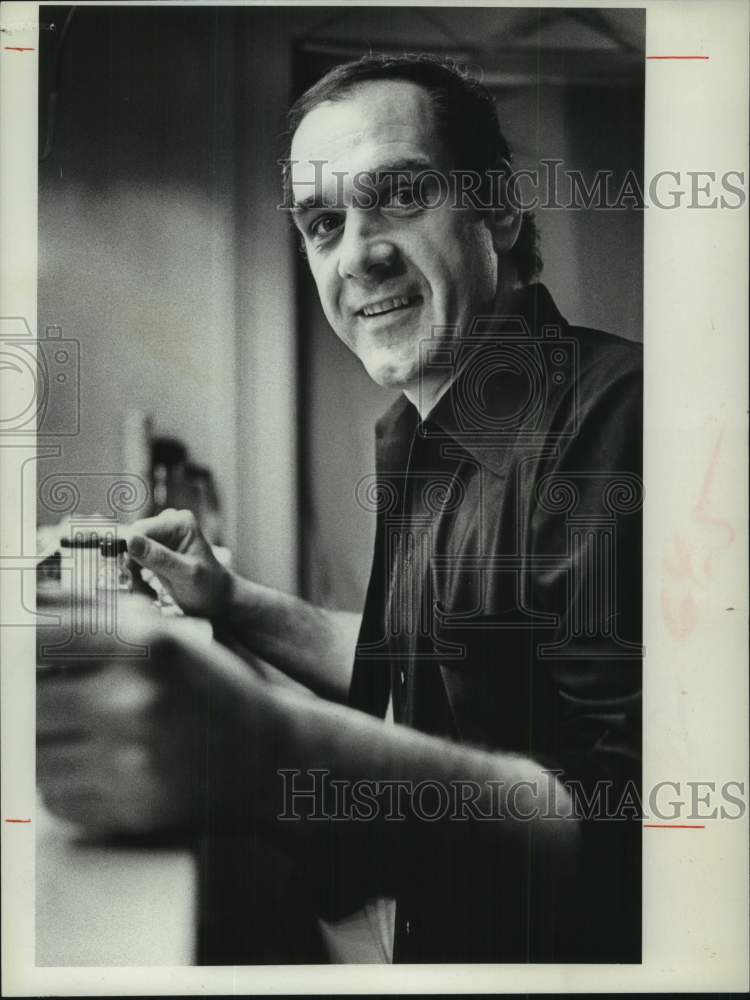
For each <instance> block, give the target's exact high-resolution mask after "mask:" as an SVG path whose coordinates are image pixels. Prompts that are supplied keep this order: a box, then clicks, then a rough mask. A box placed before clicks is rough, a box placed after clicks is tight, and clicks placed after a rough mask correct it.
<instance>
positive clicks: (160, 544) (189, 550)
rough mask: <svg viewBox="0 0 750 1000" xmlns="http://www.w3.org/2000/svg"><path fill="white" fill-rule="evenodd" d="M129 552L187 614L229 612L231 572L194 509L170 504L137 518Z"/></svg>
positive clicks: (211, 614)
mask: <svg viewBox="0 0 750 1000" xmlns="http://www.w3.org/2000/svg"><path fill="white" fill-rule="evenodd" d="M128 551H129V553H130V555H131V556H132V558H133V560H134V561H135V562H136V563H137V564H139V565H140V566H143V567H145V568H147V569H149V570H151V571H152V572H153V573H155V574H156V575H157V577H158V578H159V579H160V580H161V582H162V583H163V584H164V585H165V586H166V587H167V588H168V590H169V591H170V593H171V594H172V596H173V597H174V599H175V600H176V601H177V603H178V604H179V605H180V607H181V608H182V610H183V611H185V612H186V613H187V614H191V615H199V616H201V617H203V618H212V619H215V618H219V617H221V616H222V615H223V614H225V613H226V610H227V606H228V603H229V595H230V591H231V587H232V575H231V573H230V572H229V570H228V569H226V567H224V566H222V565H221V563H220V562H219V561H218V560H217V559H216V557H215V556H214V554H213V552H212V551H211V546H210V545H209V544H208V542H207V541H206V539H205V538H204V537H203V535H202V534H201V531H200V528H199V527H198V522H197V521H196V519H195V515H194V514H192V513H191V512H190V511H188V510H174V509H173V508H170V509H168V510H165V511H162V513H161V514H159V515H157V516H156V517H149V518H144V519H142V520H140V521H136V522H135V523H134V524H133V525H132V527H131V533H130V542H129V544H128Z"/></svg>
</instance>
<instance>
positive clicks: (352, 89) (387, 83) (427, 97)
mask: <svg viewBox="0 0 750 1000" xmlns="http://www.w3.org/2000/svg"><path fill="white" fill-rule="evenodd" d="M394 86H397V87H403V86H405V87H410V88H411V89H412V90H415V91H418V92H419V94H420V96H421V98H422V100H423V101H425V102H426V103H427V106H428V107H429V111H430V119H431V121H430V124H431V126H432V128H433V129H434V128H437V122H436V121H435V95H434V94H432V93H430V91H429V89H428V88H427V87H426V86H425V85H424V84H421V83H416V82H415V81H414V80H407V79H400V78H388V79H382V80H378V79H375V80H352V81H346V82H345V83H343V84H342V86H341V88H340V89H338V90H336V91H335V92H334V93H332V94H330V95H328V96H327V97H324V98H323V99H322V100H320V101H317V102H316V103H315V104H313V105H312V107H310V108H308V109H307V110H306V111H305V113H304V114H303V115H302V117H301V118H300V119H299V120H298V121H297V122H296V123H295V126H294V131H293V132H292V133H291V134H290V136H289V146H290V147H291V144H292V142H294V137H295V136H296V135H297V133H298V132H299V130H300V128H301V127H302V124H303V122H305V121H306V120H307V119H308V118H309V117H310V115H311V114H313V113H314V112H316V111H319V110H321V109H322V108H326V107H328V106H333V105H336V104H342V103H344V102H345V101H347V100H351V99H353V98H357V97H359V96H361V93H360V92H361V91H363V90H366V89H371V88H372V87H381V88H382V87H386V88H388V89H392V88H393V87H394Z"/></svg>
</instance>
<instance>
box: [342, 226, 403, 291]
mask: <svg viewBox="0 0 750 1000" xmlns="http://www.w3.org/2000/svg"><path fill="white" fill-rule="evenodd" d="M381 221H382V220H380V219H378V216H377V213H375V212H373V211H371V210H368V209H357V208H354V209H350V210H349V211H348V212H347V217H346V222H345V224H344V232H343V235H342V238H341V242H340V244H339V275H340V277H342V278H356V279H357V280H359V281H363V280H364V281H379V280H381V279H382V277H383V273H384V272H387V271H388V270H389V269H390V268H391V267H392V266H393V264H394V263H395V261H396V258H397V255H398V254H397V250H396V247H395V246H394V244H393V243H392V242H391V241H390V240H389V239H387V238H386V236H385V234H384V233H383V231H382V229H381V228H380V226H379V223H380V222H381Z"/></svg>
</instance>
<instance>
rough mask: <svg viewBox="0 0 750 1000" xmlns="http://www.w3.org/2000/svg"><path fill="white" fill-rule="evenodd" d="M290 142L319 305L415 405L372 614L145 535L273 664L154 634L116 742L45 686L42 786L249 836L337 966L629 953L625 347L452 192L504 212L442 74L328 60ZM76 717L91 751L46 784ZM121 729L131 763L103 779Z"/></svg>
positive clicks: (296, 214)
mask: <svg viewBox="0 0 750 1000" xmlns="http://www.w3.org/2000/svg"><path fill="white" fill-rule="evenodd" d="M289 123H290V130H289V131H290V136H291V148H290V155H289V158H288V162H287V163H286V167H285V178H286V183H287V187H288V192H289V195H290V198H291V211H292V215H293V218H294V224H295V226H296V227H297V229H298V230H299V233H300V234H301V238H302V242H303V245H304V249H305V252H306V255H307V259H308V262H309V266H310V269H311V272H312V275H313V278H314V280H315V283H316V286H317V289H318V292H319V295H320V300H321V303H322V306H323V309H324V311H325V315H326V317H327V319H328V322H329V323H330V325H331V327H332V329H333V331H334V332H335V334H336V335H337V336H338V337H340V338H341V340H342V341H343V342H344V343H345V344H346V345H347V346H348V347H349V348H350V349H351V350H352V351H353V352H354V353H355V354H356V355H357V357H358V358H359V359H360V360H361V362H362V364H363V365H364V367H365V369H366V370H367V372H368V374H369V375H370V377H371V378H372V379H374V381H375V382H377V383H378V384H379V385H382V386H384V387H387V388H391V389H393V388H397V389H400V390H401V391H402V395H401V396H400V398H399V400H398V402H397V403H396V404H394V406H393V407H392V408H391V409H390V410H389V411H388V413H387V414H386V415H385V416H384V417H383V418H382V420H381V421H380V422H379V423H378V426H377V430H376V450H377V469H376V472H375V475H374V476H373V477H372V482H371V483H370V484H368V486H367V490H366V492H367V497H368V498H369V501H371V504H372V507H373V509H374V510H375V512H376V516H377V533H376V541H375V553H374V558H373V566H372V573H371V578H370V584H369V588H368V593H367V598H366V603H365V608H364V613H363V615H362V616H359V615H352V614H347V613H344V612H335V611H329V610H324V609H321V608H315V607H313V606H311V605H309V604H306V603H305V602H302V601H299V600H297V599H296V598H293V597H291V596H289V595H284V594H281V593H279V592H276V591H273V590H270V589H268V588H265V587H263V586H260V585H259V584H256V583H254V582H251V581H248V580H244V579H242V578H240V577H239V576H237V575H236V574H232V573H230V572H229V571H227V570H226V569H225V568H223V567H222V566H220V565H219V564H218V563H217V561H216V560H215V559H214V558H213V555H212V553H211V550H210V547H209V546H208V545H207V543H206V542H205V540H204V539H203V537H202V536H201V534H200V532H199V531H198V529H197V527H196V524H195V521H194V519H193V518H192V517H191V515H189V514H187V513H186V512H176V511H166V512H164V513H163V514H161V515H159V516H158V517H156V518H153V519H149V520H145V521H142V522H139V523H138V524H137V525H135V526H134V530H133V536H132V538H131V543H130V549H131V555H132V556H133V557H134V558H135V559H136V560H137V561H138V562H139V563H140V564H141V565H143V566H146V567H148V568H149V569H151V570H152V571H153V572H155V573H156V574H157V575H158V576H159V577H160V578H161V579H162V581H163V582H164V583H165V584H166V585H167V586H168V587H169V588H170V589H171V590H172V592H173V594H174V596H175V598H176V599H177V601H178V602H179V603H180V604H181V606H182V607H183V609H184V610H185V611H187V612H188V613H192V614H200V615H204V616H206V617H209V618H211V619H213V621H214V622H215V623H216V624H217V626H220V628H221V630H222V634H223V635H225V636H231V637H232V639H233V640H234V641H236V642H238V643H241V644H242V645H243V646H244V647H245V648H246V649H247V650H249V651H250V652H251V653H252V654H254V655H255V656H257V657H259V658H261V660H262V661H263V664H270V665H271V666H270V667H266V666H265V665H263V664H256V669H255V671H254V672H253V673H252V674H251V672H250V671H249V670H248V669H247V667H246V666H245V665H244V664H243V663H241V662H240V661H239V660H238V659H236V658H234V657H230V654H229V653H227V652H226V651H224V650H219V649H218V648H217V647H216V646H215V645H214V646H213V647H201V648H199V649H197V648H195V647H194V646H193V645H191V643H190V642H188V641H187V640H186V639H185V638H184V637H179V636H177V635H172V634H171V633H170V634H169V636H168V638H166V639H165V638H164V637H163V636H162V634H161V629H163V626H158V627H157V626H155V625H153V626H152V632H151V633H150V635H151V639H150V642H151V646H152V659H153V664H159V663H168V664H169V669H167V670H162V671H158V670H152V671H151V673H150V674H149V677H148V684H149V685H150V687H149V688H148V697H144V698H142V699H140V701H139V700H138V699H137V698H131V700H130V701H129V702H128V704H129V705H130V704H132V705H134V706H136V707H134V708H133V709H132V710H131V716H130V717H129V725H127V724H126V723H127V722H128V718H125V719H122V718H120V717H119V716H118V718H117V720H116V721H117V725H113V726H102V724H101V713H102V711H104V710H105V709H104V708H103V706H104V705H105V704H106V705H109V704H110V703H109V701H107V699H106V698H105V697H104V695H103V694H102V691H104V690H106V689H104V688H103V689H102V691H98V688H97V684H98V683H99V679H98V678H97V677H92V676H91V675H89V674H87V675H86V676H85V678H84V679H83V680H81V679H80V678H79V677H78V675H74V676H73V677H71V678H67V679H66V683H67V684H68V687H67V688H66V695H65V697H66V702H65V704H66V718H65V720H64V722H61V721H60V716H59V713H58V712H56V710H55V705H56V702H55V698H53V697H51V696H48V695H45V684H40V689H41V695H40V697H41V700H40V710H39V717H40V728H41V731H42V733H43V736H44V739H43V742H42V744H41V746H40V762H41V766H40V774H41V775H42V777H43V790H45V794H46V795H47V799H48V801H49V802H50V804H51V807H52V808H56V809H57V811H60V812H62V813H63V814H64V815H66V816H67V817H68V818H72V819H75V820H77V821H78V822H80V823H83V824H84V825H86V826H89V827H91V828H93V829H107V830H111V829H113V828H114V829H116V828H117V826H118V821H117V819H116V817H119V816H123V817H124V816H127V817H133V816H134V815H135V816H137V817H139V819H138V822H137V826H138V829H155V828H158V827H159V826H160V824H161V825H164V824H166V825H171V826H174V825H178V826H181V825H182V826H188V827H195V826H201V825H202V824H205V822H207V819H206V817H211V822H213V823H214V824H216V823H220V824H221V825H223V826H224V827H226V826H229V827H230V828H234V829H245V828H246V827H247V824H250V825H251V826H252V827H253V829H257V830H259V831H260V832H261V834H262V836H264V837H267V838H268V839H269V840H271V841H273V842H274V844H276V845H277V846H281V847H282V848H283V850H284V851H285V852H287V853H288V855H289V857H290V858H291V859H292V860H293V862H294V865H295V872H296V875H295V886H296V891H297V892H298V894H299V896H300V898H305V899H306V900H307V901H308V905H309V907H310V910H311V912H314V913H317V914H318V915H320V916H321V917H325V918H326V920H325V922H323V923H322V927H323V929H324V932H325V934H326V938H327V940H328V942H329V946H330V949H331V950H330V956H331V960H337V961H362V960H365V961H370V960H372V961H374V960H382V961H389V960H393V961H399V962H426V961H429V962H439V961H451V962H520V961H608V962H609V961H638V960H639V956H640V828H639V824H638V817H637V809H634V807H633V796H634V794H636V795H637V790H638V787H639V780H640V763H639V761H640V729H639V718H640V714H639V712H640V672H641V670H640V667H641V663H640V646H639V642H640V572H641V571H640V548H641V536H640V530H641V529H640V518H639V511H640V479H639V471H640V451H641V396H640V390H641V365H640V351H639V349H638V348H637V347H636V346H635V345H632V344H630V343H628V342H625V341H623V340H620V339H619V338H616V337H613V336H611V335H609V334H605V333H601V332H598V331H592V330H585V329H581V328H576V327H571V326H569V325H568V324H567V322H566V321H565V320H564V319H563V317H562V316H561V315H560V313H559V312H558V310H557V309H556V307H555V305H554V303H553V301H552V299H551V297H550V295H549V293H548V292H547V291H546V289H545V288H544V287H543V286H542V285H540V284H538V283H535V282H533V280H532V279H533V278H534V276H535V274H536V272H537V271H538V268H539V258H538V255H537V252H536V242H535V230H534V225H533V220H532V219H530V218H529V217H523V216H522V215H521V214H520V213H519V212H518V211H516V210H514V209H513V208H511V207H510V206H509V205H507V204H503V199H502V198H496V199H494V200H491V203H490V204H487V201H486V199H485V201H484V202H482V204H484V205H485V207H481V205H480V204H479V203H478V202H477V201H472V200H471V199H466V198H464V197H463V196H462V192H465V191H466V185H465V184H464V183H463V180H461V181H460V183H455V180H456V178H457V177H460V178H466V177H467V176H468V177H473V178H475V179H476V178H479V182H480V183H479V187H480V189H481V190H482V191H483V193H484V194H485V195H486V194H487V192H488V191H490V190H492V191H494V192H496V193H497V192H500V193H502V190H503V188H502V183H501V184H500V185H498V184H497V179H498V177H500V178H502V177H505V176H507V172H508V170H509V169H510V151H509V149H508V147H507V144H506V142H505V139H504V138H503V136H502V133H501V131H500V128H499V125H498V122H497V117H496V112H495V108H494V102H493V100H492V98H491V96H490V95H489V94H488V92H487V91H486V90H485V89H484V88H483V87H481V86H480V85H479V84H477V83H476V82H474V81H472V80H470V79H468V78H467V77H465V76H464V75H463V74H461V73H459V72H457V71H456V70H455V68H454V67H452V66H451V65H448V64H445V63H442V62H440V61H438V60H434V59H428V58H410V57H405V58H401V59H395V58H385V57H384V58H380V57H376V56H372V57H368V58H366V59H363V60H361V61H359V62H357V63H351V64H347V65H345V66H342V67H338V68H336V69H335V70H333V71H332V72H331V73H329V74H328V75H327V76H326V77H324V78H323V80H321V81H320V82H319V83H318V84H316V85H315V86H314V87H313V88H311V90H309V91H308V92H307V93H306V94H304V95H303V96H302V98H301V99H300V100H299V101H298V102H297V104H296V105H295V106H294V107H293V109H292V111H291V112H290V118H289ZM443 181H445V183H443ZM446 191H448V192H449V193H450V196H449V197H445V192H446ZM348 488H354V484H342V489H348ZM80 642H81V643H83V645H84V646H85V637H84V638H82V639H81V640H80ZM153 664H152V666H153ZM118 669H119V670H122V669H124V668H122V667H121V666H118ZM259 672H260V674H261V676H262V680H261V679H259V678H258V676H257V674H258V673H259ZM49 683H50V682H49V681H47V682H46V684H47V687H46V691H48V692H49V691H50V690H51V689H50V687H49ZM58 683H59V682H58ZM102 683H103V682H102ZM110 684H111V681H110ZM97 692H98V693H97ZM311 692H312V693H314V694H315V695H318V696H319V697H316V698H311V697H310V693H311ZM208 694H210V698H208V697H207V695H208ZM55 696H56V697H59V691H55ZM321 696H322V697H321ZM209 701H210V704H211V706H212V707H211V712H212V713H213V714H210V713H209V716H206V715H205V713H206V712H208V709H207V708H205V705H206V704H207V702H209ZM154 703H158V704H160V705H165V706H167V707H168V713H169V714H168V718H169V719H170V720H171V721H170V726H169V727H168V729H165V728H164V727H163V724H162V726H161V727H160V719H159V717H158V715H155V714H154V713H153V712H151V714H149V711H147V710H146V709H144V708H143V707H139V706H142V705H144V704H145V705H146V706H151V705H153V704H154ZM332 703H333V704H332ZM109 710H110V711H112V709H109ZM118 711H119V712H120V713H121V714H122V713H123V712H126V711H127V710H126V709H123V708H118ZM391 717H392V718H391ZM71 719H77V726H78V730H77V731H82V732H84V733H87V734H88V736H87V740H88V742H86V743H85V745H84V748H83V750H82V752H81V754H80V756H79V757H78V758H76V769H74V770H73V771H72V772H69V773H68V774H67V775H66V778H65V785H64V789H63V791H61V789H60V786H59V780H60V779H59V772H58V771H57V770H56V769H55V766H54V760H55V757H54V753H55V748H56V747H59V745H60V744H61V743H64V742H65V739H66V735H67V734H69V728H70V724H71V721H70V720H71ZM94 722H96V724H94ZM87 723H90V724H87ZM162 723H163V719H162ZM66 727H67V729H66ZM123 733H126V734H128V736H127V740H128V741H129V742H128V744H127V745H128V746H129V747H130V748H131V749H132V746H131V744H133V743H134V742H135V744H137V748H138V749H139V751H140V753H139V754H135V755H131V757H130V758H128V759H132V760H134V761H136V762H137V766H136V764H133V765H132V767H131V769H130V771H129V772H128V777H127V781H123V782H122V783H120V784H119V785H116V786H113V784H112V782H108V781H107V780H106V775H107V773H110V772H108V770H107V769H108V767H109V762H110V761H111V762H112V764H111V768H112V769H115V768H116V767H117V766H120V765H118V763H117V762H121V761H122V759H123V747H122V745H121V743H122V741H123V740H125V737H124V736H123V735H122V734H123ZM133 733H134V734H137V735H135V736H134V735H132V734H133ZM118 741H119V742H118ZM207 746H210V747H212V748H213V749H212V751H211V753H209V752H208V751H207V750H206V747H207ZM84 751H85V752H84ZM50 755H51V756H50ZM190 762H193V764H192V766H193V767H194V768H195V770H194V771H191V770H190V768H191V763H190ZM186 768H187V769H188V770H189V771H190V773H191V774H193V773H194V774H195V775H196V779H195V780H194V781H192V782H186V781H185V780H184V773H183V772H184V771H185V769H186ZM71 775H72V776H71ZM324 777H325V778H327V779H330V780H329V781H324V780H323V778H324ZM92 787H95V788H97V789H98V794H99V795H100V796H101V802H99V801H98V800H96V799H94V800H93V802H92V796H91V789H92ZM143 789H148V790H149V792H148V796H146V797H145V800H144V793H143V791H142V790H143ZM160 789H161V790H162V792H163V800H164V801H167V802H169V803H170V808H169V809H165V808H164V804H163V802H162V804H161V806H159V807H158V808H157V803H158V801H159V799H158V793H159V790H160ZM76 791H78V794H76ZM83 791H86V792H87V793H88V796H87V797H86V796H84V795H83ZM628 796H629V797H628ZM131 800H132V801H131ZM133 802H136V804H137V808H133ZM149 802H151V803H152V806H151V807H150V806H149V804H148V803H149ZM623 802H626V803H629V805H630V810H629V811H628V810H627V809H623V806H622V803H623ZM581 804H582V807H581ZM217 817H218V818H217ZM280 817H281V818H280ZM326 818H328V819H335V822H330V823H323V824H321V822H320V820H321V819H326ZM123 822H124V820H123ZM129 822H132V819H130V820H129ZM390 900H395V914H394V907H393V905H392V904H391V903H390V902H389V901H390ZM363 936H364V937H369V939H370V945H371V946H372V947H371V948H370V951H369V952H368V951H367V949H366V948H365V950H364V951H363V950H362V947H363V946H362V937H363ZM342 941H344V944H343V945H342ZM347 941H348V945H349V946H348V950H347V945H346V942H347ZM352 942H354V943H353V944H352ZM363 955H364V956H365V957H363Z"/></svg>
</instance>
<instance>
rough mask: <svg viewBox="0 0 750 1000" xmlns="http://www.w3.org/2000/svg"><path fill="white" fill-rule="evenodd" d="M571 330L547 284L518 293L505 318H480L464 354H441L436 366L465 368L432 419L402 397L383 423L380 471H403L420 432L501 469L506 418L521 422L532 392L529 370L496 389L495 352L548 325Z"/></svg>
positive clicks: (378, 434)
mask: <svg viewBox="0 0 750 1000" xmlns="http://www.w3.org/2000/svg"><path fill="white" fill-rule="evenodd" d="M567 326H568V324H567V321H566V320H565V319H564V317H563V316H562V314H561V313H560V312H559V310H558V309H557V306H556V305H555V303H554V301H553V299H552V296H551V295H550V293H549V291H548V290H547V288H546V287H545V286H544V285H542V284H541V283H534V284H532V285H527V286H525V287H523V288H521V289H518V290H517V291H515V292H514V293H513V294H512V296H511V297H510V299H509V300H508V302H507V303H506V306H505V309H504V311H503V314H502V315H491V316H483V317H478V318H477V320H476V321H475V323H474V326H473V328H472V330H471V331H470V333H469V335H468V336H467V337H465V338H464V339H463V340H462V341H461V350H460V352H456V351H455V350H453V349H452V348H451V347H450V345H448V347H447V349H446V351H441V350H438V351H437V352H435V354H436V362H435V363H436V364H438V365H444V364H446V363H448V364H450V361H451V357H452V358H453V359H454V360H458V361H459V370H458V373H457V375H456V376H455V377H454V378H453V381H452V382H451V384H450V386H449V387H448V389H447V390H446V391H445V392H444V393H443V395H442V396H441V397H440V399H438V401H437V403H436V404H435V406H434V407H433V408H432V410H431V411H430V412H429V414H428V415H427V417H426V418H425V419H424V420H420V418H419V412H418V411H417V408H416V407H415V406H414V405H413V404H412V403H411V402H410V401H409V400H408V399H407V398H406V397H405V396H403V395H402V396H401V397H399V399H398V400H396V402H395V403H394V404H393V406H392V407H391V409H390V410H389V411H388V412H387V413H386V414H385V416H384V417H383V418H382V419H381V421H379V423H378V427H377V431H376V447H377V453H378V464H379V467H380V468H381V469H388V468H390V469H403V468H404V467H405V465H406V461H407V457H408V449H409V446H410V444H411V441H412V439H413V437H414V434H415V431H416V434H417V437H421V438H429V439H432V440H435V441H440V442H443V443H446V442H447V443H450V444H452V445H458V446H459V447H462V448H463V449H465V450H466V451H467V452H468V453H469V454H470V455H471V456H472V457H473V458H474V459H475V460H476V461H478V462H479V463H480V464H481V465H488V466H489V467H491V468H493V467H495V466H496V465H497V464H498V462H497V461H496V460H497V459H498V457H499V456H498V448H497V447H495V445H496V444H499V443H500V442H501V441H503V434H502V428H503V426H504V423H503V420H504V417H509V418H510V421H511V423H513V421H515V422H516V423H517V416H516V414H517V413H518V410H519V406H523V404H524V397H525V396H527V395H528V391H529V390H528V379H527V378H525V377H524V373H523V371H521V372H519V375H518V377H516V378H514V377H513V376H512V375H511V376H510V377H503V378H502V383H501V384H502V387H501V388H500V387H499V384H497V385H495V386H494V387H493V385H492V384H491V381H490V380H491V378H492V372H493V369H497V366H496V365H493V363H492V359H491V358H490V356H489V355H490V352H492V351H493V350H495V351H497V348H498V346H502V345H504V344H508V345H509V346H510V345H511V344H512V343H513V341H514V340H515V339H517V338H525V337H528V338H529V339H531V337H532V336H537V337H538V336H543V335H544V329H545V327H553V328H556V329H557V330H558V331H562V330H563V329H565V328H567ZM493 389H494V391H493ZM483 422H484V426H483ZM488 430H489V433H488V432H487V431H488ZM507 440H508V438H507V437H506V438H505V441H506V442H507ZM488 443H489V444H490V445H491V446H490V447H488ZM503 450H504V449H503ZM501 464H502V463H501Z"/></svg>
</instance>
